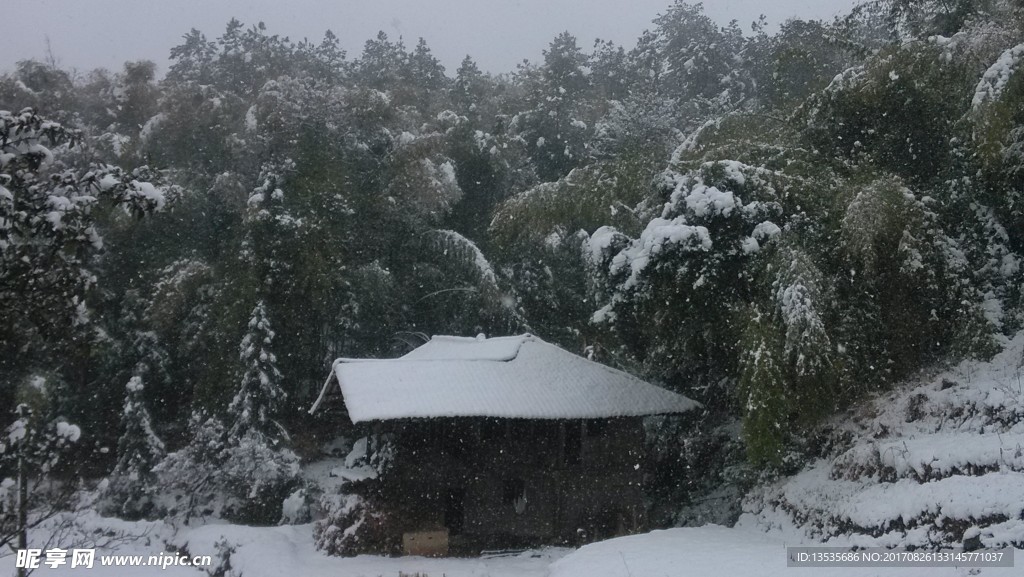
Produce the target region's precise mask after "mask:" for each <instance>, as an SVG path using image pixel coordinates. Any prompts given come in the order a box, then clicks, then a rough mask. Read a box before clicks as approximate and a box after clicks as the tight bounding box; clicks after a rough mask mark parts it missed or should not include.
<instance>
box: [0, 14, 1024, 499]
mask: <svg viewBox="0 0 1024 577" xmlns="http://www.w3.org/2000/svg"><path fill="white" fill-rule="evenodd" d="M1022 16H1024V14H1022V12H1021V7H1020V5H1019V3H1017V2H1013V1H1011V0H962V1H958V2H953V3H950V2H937V1H933V0H878V1H875V2H868V3H865V4H862V5H860V6H859V7H857V8H856V9H855V10H854V11H853V12H852V13H851V14H849V15H847V16H844V17H842V18H838V19H836V20H835V21H833V22H819V21H803V20H789V21H787V22H785V23H783V24H782V25H781V26H780V27H779V29H778V31H777V32H775V33H771V34H770V33H768V32H767V31H766V28H765V25H764V23H763V22H760V23H754V26H753V30H752V32H750V33H746V32H744V31H743V30H742V29H741V28H740V27H739V26H738V25H737V24H735V23H733V24H730V25H728V26H724V27H723V26H720V25H718V24H716V23H715V22H714V21H712V20H711V19H710V18H709V17H708V16H706V15H705V14H704V12H703V9H702V8H701V6H700V5H689V4H685V3H682V2H676V3H675V4H672V5H671V6H669V7H668V8H667V9H666V10H665V11H664V13H663V14H661V15H659V16H657V18H656V19H654V20H653V22H652V25H651V28H650V29H649V30H648V31H647V32H645V33H644V34H643V35H642V36H641V37H640V38H639V39H638V40H637V42H636V44H635V45H634V46H617V45H615V44H613V43H610V42H605V41H600V40H598V41H596V42H595V43H594V44H593V45H587V44H583V43H581V42H580V40H579V39H577V38H576V37H575V36H573V35H572V34H570V33H569V32H565V33H562V34H560V35H558V36H557V37H556V38H554V39H553V40H552V41H551V43H550V45H549V46H548V48H547V49H546V50H545V52H544V55H543V60H542V61H539V62H533V63H524V64H522V65H521V66H520V67H519V68H517V69H516V70H514V71H511V72H508V73H505V74H497V75H495V74H489V73H484V72H482V71H481V70H480V69H479V67H478V66H477V65H476V64H475V62H474V61H473V59H472V58H471V57H470V56H467V57H466V59H465V60H464V61H463V62H462V64H461V65H460V66H459V67H458V69H457V70H454V71H452V70H446V69H445V68H444V67H443V66H442V65H441V63H440V62H439V61H438V59H437V58H436V57H435V56H434V55H433V54H432V53H431V50H430V48H429V46H428V45H427V43H426V41H424V40H422V39H420V40H418V41H417V42H416V43H415V44H414V45H407V44H406V43H405V41H404V40H403V39H401V38H398V39H396V38H390V37H388V36H387V35H385V34H384V33H380V34H379V35H378V36H377V37H376V38H373V39H370V40H368V41H367V42H366V44H365V48H364V49H363V51H362V53H360V54H358V55H349V54H346V53H345V52H344V51H342V50H341V49H340V48H339V42H338V38H337V37H336V36H334V35H333V34H332V33H331V32H327V33H326V34H325V35H324V37H323V39H322V40H320V41H319V42H309V41H306V40H303V41H299V42H296V41H293V40H290V39H289V38H284V37H281V36H278V35H275V34H273V32H272V29H271V27H268V26H266V25H264V24H263V23H257V24H255V25H246V24H243V23H242V22H239V21H237V20H232V21H231V22H229V23H228V24H227V26H226V28H225V30H224V32H223V33H222V34H221V35H220V36H218V37H217V38H213V39H210V38H207V37H206V36H205V35H203V34H202V33H200V32H198V31H196V30H192V31H190V32H188V33H187V34H185V35H184V36H183V40H182V42H181V44H180V45H178V46H175V47H173V48H172V49H171V51H170V55H171V62H172V63H171V65H170V67H169V69H168V70H167V73H166V75H165V76H164V77H162V78H159V77H157V74H156V66H155V65H154V63H152V62H147V61H140V62H127V63H125V65H124V67H123V69H121V70H119V71H114V72H112V71H107V70H94V71H91V72H88V73H84V74H82V73H77V72H73V71H67V70H62V69H60V68H59V67H56V66H55V65H53V64H51V63H47V62H38V61H24V62H20V63H19V64H18V66H17V68H16V70H13V71H8V72H6V73H5V74H3V75H2V76H0V110H2V111H4V112H0V399H2V404H0V406H3V407H4V408H5V410H7V409H13V408H14V407H15V406H16V405H17V404H19V403H30V404H31V405H32V406H33V407H34V410H35V411H36V414H40V415H45V416H46V419H48V420H54V419H58V420H67V421H69V422H73V423H76V424H77V425H79V426H80V427H81V435H82V439H81V440H80V441H79V444H80V445H81V446H83V447H88V449H89V451H94V452H95V455H96V456H97V458H96V459H92V460H90V464H91V465H90V466H92V467H94V468H96V471H95V472H96V473H103V474H105V473H106V472H108V471H109V470H110V469H112V468H114V467H115V466H117V467H122V466H127V465H121V464H117V463H118V456H117V452H118V451H117V450H115V448H116V447H118V438H119V437H120V436H121V430H120V429H119V428H118V427H116V426H113V425H112V423H118V422H120V419H121V418H122V412H123V410H127V409H125V403H126V402H130V403H134V404H133V405H132V407H133V410H135V409H136V407H137V406H140V405H143V404H144V405H147V406H149V407H150V410H151V413H152V429H148V428H147V427H149V424H148V423H149V420H148V419H149V418H150V417H149V415H148V414H147V415H145V419H146V425H145V427H143V428H142V429H140V430H142V431H144V432H145V431H148V432H146V433H145V435H149V434H152V433H153V431H156V433H158V434H159V437H161V438H163V439H164V440H165V441H166V442H167V444H168V446H169V447H171V448H177V447H179V446H182V445H183V444H184V443H186V442H188V441H189V440H190V439H192V438H193V437H195V436H196V435H199V434H213V433H210V431H213V430H214V429H212V428H210V427H214V425H213V424H210V425H209V427H207V428H205V429H204V427H206V425H204V423H213V421H209V420H206V419H207V418H211V419H212V418H214V417H216V418H217V419H221V420H222V422H223V425H222V426H223V427H224V430H225V431H226V430H244V431H245V434H246V435H248V437H247V438H250V439H256V440H255V441H253V443H255V445H252V446H257V445H258V446H263V445H260V443H263V444H268V443H269V445H268V446H275V447H276V446H277V445H276V443H278V441H279V440H280V439H285V438H287V434H286V433H284V431H285V430H287V431H289V432H291V433H292V435H293V436H294V435H295V434H296V433H298V434H299V436H301V429H302V428H303V427H304V426H305V423H306V422H307V421H308V417H306V416H305V415H304V413H303V411H304V410H305V409H307V408H308V407H309V405H310V403H311V401H312V395H313V394H314V391H316V390H318V388H319V386H320V385H321V383H322V380H323V377H324V375H325V374H326V372H327V369H328V367H329V366H330V363H331V361H332V360H333V359H334V358H337V357H343V356H344V357H381V356H394V355H398V354H401V353H404V352H406V351H407V350H408V349H409V347H410V346H413V345H414V344H415V343H416V342H417V339H418V338H419V337H420V336H421V335H432V334H457V335H475V334H477V333H486V334H487V335H493V336H497V335H504V334H516V333H522V332H532V333H536V334H538V335H540V336H541V337H543V338H544V339H546V340H549V341H551V342H556V343H558V344H560V345H562V346H564V347H565V348H567V349H569V350H572V351H574V352H578V353H581V354H587V355H589V356H591V357H593V358H596V359H598V360H601V361H602V362H605V363H608V364H610V365H613V366H618V367H621V368H625V369H627V370H629V371H630V372H633V373H634V374H637V375H639V376H642V377H644V378H646V379H648V380H650V381H652V382H655V383H658V384H660V385H663V386H665V387H668V388H670V389H673V390H676V391H678V392H681V393H684V394H685V395H687V396H689V397H691V398H693V399H696V400H698V401H700V402H701V403H703V404H704V406H705V414H704V415H703V416H701V417H700V418H699V419H698V420H699V421H700V423H699V424H698V425H696V426H692V424H691V428H690V429H687V430H686V431H685V432H682V433H678V432H669V433H666V434H668V435H669V437H670V438H672V439H674V441H675V442H677V443H679V442H681V441H680V439H681V438H682V437H680V436H679V435H683V436H686V437H688V436H694V435H709V434H711V433H710V432H709V431H713V430H714V428H715V427H717V426H720V425H723V424H725V423H731V422H737V421H739V422H741V423H742V430H743V435H742V439H743V446H742V447H741V450H742V451H743V453H744V454H745V455H746V458H747V459H748V460H749V461H750V463H752V464H753V465H756V466H769V467H778V466H784V465H785V464H786V463H787V462H790V460H791V459H792V458H793V457H792V455H794V454H799V453H800V452H802V451H808V450H812V448H810V447H809V446H808V441H807V439H808V433H809V432H810V431H813V430H814V428H815V427H817V426H818V425H819V424H820V423H821V422H822V419H823V418H824V417H827V416H828V415H831V414H833V413H835V412H836V411H838V410H840V409H842V408H844V407H846V406H848V405H849V404H850V403H852V402H855V401H857V400H859V399H861V398H863V397H864V396H865V395H867V394H869V393H871V392H872V391H873V390H877V389H878V388H879V387H884V386H886V384H888V383H892V382H894V381H895V380H896V379H899V378H901V377H904V376H906V375H909V374H912V373H914V372H915V371H918V370H920V369H921V368H922V367H925V366H928V365H931V364H934V363H939V362H945V361H949V360H957V359H961V358H964V357H968V356H980V357H984V356H986V355H989V354H991V353H992V352H993V351H994V350H995V337H996V336H997V335H999V334H1009V333H1011V332H1014V331H1016V330H1019V329H1020V328H1021V326H1022V324H1024V323H1022V314H1024V308H1022V305H1024V303H1022V301H1021V296H1022V295H1021V291H1020V286H1021V270H1020V255H1021V251H1022V249H1024V244H1022V243H1024V237H1022V236H1021V235H1022V231H1024V203H1022V199H1021V194H1022V186H1024V73H1022V72H1021V71H1020V68H1021V67H1022V65H1021V61H1022V59H1024V44H1022V42H1024V21H1022ZM256 345H259V346H262V347H263V349H260V350H261V351H262V352H259V353H258V354H257V352H254V349H253V346H256ZM268 375H269V377H267V376H268ZM261 376H262V377H267V378H265V379H263V381H262V382H261ZM143 382H144V383H145V386H144V387H143V386H142V385H141V383H143ZM126 383H136V384H135V385H132V386H131V387H129V389H128V393H129V396H128V397H129V400H128V401H126V396H125V395H126V389H125V384H126ZM247 403H248V404H247ZM244 407H250V408H251V410H250V409H249V408H244ZM140 418H141V417H140ZM217 426H221V425H217ZM204 431H205V432H204ZM222 432H223V431H222ZM140 434H142V433H140ZM218 434H221V433H218ZM281 442H284V441H281ZM157 443H159V447H157ZM149 447H150V449H148V450H147V451H148V452H146V453H145V454H147V455H151V456H152V455H160V456H162V455H163V444H162V442H161V441H160V440H159V439H155V438H154V440H153V442H152V443H151V444H150V445H149ZM249 448H251V446H250V447H249ZM157 449H159V450H157ZM229 449H230V447H229ZM236 449H239V450H241V449H246V446H239V447H236ZM225 450H228V449H225ZM247 450H248V449H247ZM275 450H277V449H275ZM674 450H676V451H677V452H679V451H682V452H683V453H685V451H684V450H683V449H674ZM225 455H227V454H226V453H225ZM282 455H283V456H282V457H281V458H282V459H283V460H282V461H281V462H280V463H281V468H280V470H279V471H278V472H277V473H275V475H277V474H279V475H282V476H287V475H290V474H293V472H290V471H291V469H290V468H289V467H291V466H292V464H293V462H294V459H295V455H294V454H291V453H290V451H289V453H288V454H283V453H282ZM691 457H692V456H687V455H686V454H683V455H682V456H678V455H677V457H674V458H675V459H676V461H675V462H677V464H678V463H682V462H683V461H685V459H687V458H691ZM147 458H149V457H147ZM152 458H153V459H156V457H155V456H154V457H152ZM227 458H229V457H227V456H226V457H225V459H227ZM150 460H152V459H150ZM146 462H147V463H149V461H146ZM150 466H151V464H147V465H146V469H147V471H148V469H149V468H150ZM679 467H680V468H679V469H670V470H668V472H666V474H667V475H686V474H692V473H683V472H681V471H682V468H681V467H682V465H679ZM677 481H678V479H677Z"/></svg>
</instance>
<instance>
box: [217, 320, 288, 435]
mask: <svg viewBox="0 0 1024 577" xmlns="http://www.w3.org/2000/svg"><path fill="white" fill-rule="evenodd" d="M273 342H274V331H273V329H272V328H271V327H270V320H269V319H268V318H267V310H266V307H265V306H264V304H263V301H260V302H259V303H257V305H256V307H255V308H253V310H252V316H251V317H250V319H249V326H248V331H247V332H246V334H245V337H243V338H242V343H241V345H240V347H239V348H240V354H239V358H240V360H241V361H242V365H243V367H244V371H245V373H244V374H243V376H242V383H241V386H240V387H239V389H238V393H237V394H236V395H235V398H234V399H233V400H232V401H231V404H230V405H229V406H228V423H229V425H228V437H229V438H230V439H238V438H241V437H243V436H245V435H247V434H250V433H257V434H259V435H262V436H265V437H266V438H267V439H268V440H274V441H276V440H277V439H279V438H281V437H282V433H283V430H282V428H281V425H279V424H278V422H277V421H275V420H274V417H276V416H277V413H278V411H279V410H280V408H281V407H282V406H283V404H284V400H285V397H286V395H285V392H284V389H282V388H281V371H279V370H278V369H277V356H276V355H274V353H273V349H272V345H273Z"/></svg>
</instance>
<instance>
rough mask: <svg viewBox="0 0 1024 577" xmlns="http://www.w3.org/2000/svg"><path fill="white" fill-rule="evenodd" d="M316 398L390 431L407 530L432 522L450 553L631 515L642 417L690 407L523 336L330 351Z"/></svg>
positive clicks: (594, 534)
mask: <svg viewBox="0 0 1024 577" xmlns="http://www.w3.org/2000/svg"><path fill="white" fill-rule="evenodd" d="M335 383H337V386H335ZM339 393H340V395H339ZM339 397H340V398H339ZM332 398H333V399H334V401H331V399H332ZM337 401H341V402H340V403H339V402H337ZM321 405H325V406H327V405H333V406H334V407H335V408H338V409H339V410H340V411H341V412H343V413H344V414H347V418H348V419H349V420H351V422H352V423H353V424H357V425H359V424H362V423H365V424H367V425H366V426H367V427H368V430H369V431H372V432H374V433H378V434H389V435H391V437H390V438H392V439H393V444H394V447H395V455H396V456H395V459H394V464H393V468H392V471H391V472H389V476H391V477H392V478H394V477H396V476H397V477H398V479H399V482H400V483H402V484H403V486H402V490H401V491H400V492H399V494H400V495H402V496H404V498H406V499H407V500H408V503H406V504H405V506H404V509H405V510H406V511H414V513H412V514H411V515H410V520H409V521H408V522H407V523H406V524H405V526H404V527H402V528H401V530H402V531H403V532H404V533H406V537H407V538H408V536H409V535H410V534H413V535H415V534H416V532H418V531H431V530H433V531H434V533H433V534H435V535H437V534H438V532H440V533H441V535H442V539H443V540H444V541H445V546H444V547H445V549H447V543H448V542H450V543H451V546H452V547H453V548H454V549H456V550H462V551H470V550H473V549H476V550H480V549H485V548H492V547H495V546H497V545H498V544H500V545H501V546H502V547H508V546H526V545H533V544H541V543H566V542H578V541H581V540H591V539H597V538H604V537H609V536H612V535H615V534H620V533H623V532H625V531H628V530H632V529H637V528H639V527H641V526H642V525H643V514H642V513H643V508H644V507H643V486H642V479H643V466H642V462H641V460H642V450H643V440H644V430H643V425H642V418H643V417H645V416H649V415H661V414H670V413H683V412H686V411H689V410H691V409H693V408H695V407H697V406H698V404H697V403H696V402H694V401H692V400H690V399H688V398H686V397H683V396H681V395H678V394H676V393H672V392H670V391H667V390H664V389H661V388H659V387H656V386H654V385H651V384H648V383H646V382H644V381H642V380H640V379H637V378H636V377H633V376H632V375H629V374H628V373H625V372H623V371H620V370H617V369H613V368H610V367H607V366H605V365H602V364H600V363H597V362H594V361H591V360H588V359H585V358H583V357H580V356H578V355H575V354H572V353H570V352H568V351H566V350H564V349H561V348H559V347H557V346H555V345H552V344H550V343H547V342H544V341H543V340H541V339H539V338H537V337H536V336H532V335H521V336H511V337H497V338H489V339H488V338H483V337H482V336H480V337H477V338H467V337H452V336H435V337H433V338H432V339H431V340H430V341H429V342H427V343H425V344H424V345H422V346H420V347H419V348H417V349H415V350H413V351H411V352H410V353H408V354H406V355H405V356H403V357H400V358H397V359H339V360H337V361H335V363H334V365H333V370H332V375H331V376H330V377H329V378H328V380H327V382H326V383H325V385H324V388H323V390H322V391H321V393H320V396H319V398H318V399H317V401H316V403H315V404H314V405H313V408H312V409H311V410H310V412H311V413H313V412H315V411H317V409H318V408H319V407H320V406H321ZM407 549H408V548H407Z"/></svg>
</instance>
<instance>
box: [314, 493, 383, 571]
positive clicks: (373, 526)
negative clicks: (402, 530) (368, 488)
mask: <svg viewBox="0 0 1024 577" xmlns="http://www.w3.org/2000/svg"><path fill="white" fill-rule="evenodd" d="M321 506H322V507H323V508H324V510H325V511H326V513H327V516H326V517H325V518H324V519H321V520H320V521H317V522H316V524H315V525H313V542H314V544H315V545H316V548H317V549H319V550H321V551H323V552H324V553H326V554H328V555H338V556H342V557H353V556H355V555H362V554H367V553H382V552H386V551H388V550H389V549H391V548H392V547H393V546H395V545H397V543H395V538H394V532H393V531H388V524H387V516H386V515H385V514H384V512H383V510H382V507H381V506H380V504H379V503H378V502H376V500H374V499H372V498H369V497H363V496H361V495H355V494H349V495H326V496H324V498H323V499H321Z"/></svg>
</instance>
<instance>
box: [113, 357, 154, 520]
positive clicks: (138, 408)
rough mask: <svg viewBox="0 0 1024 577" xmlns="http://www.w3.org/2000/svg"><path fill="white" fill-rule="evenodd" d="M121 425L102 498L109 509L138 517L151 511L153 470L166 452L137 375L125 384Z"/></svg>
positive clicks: (132, 517) (152, 505)
mask: <svg viewBox="0 0 1024 577" xmlns="http://www.w3.org/2000/svg"><path fill="white" fill-rule="evenodd" d="M121 427H122V429H123V432H122V433H121V438H120V439H119V440H118V443H117V466H115V467H114V470H113V472H112V473H111V474H110V478H109V484H108V486H107V491H106V492H105V494H104V500H105V501H107V504H106V508H107V510H108V511H110V512H112V513H114V514H117V515H120V516H123V517H124V518H126V519H137V518H140V517H145V516H147V515H149V514H151V513H152V512H153V507H154V503H153V500H152V499H153V488H154V484H155V481H156V475H155V473H154V472H153V469H154V468H155V467H156V465H157V464H158V463H159V462H160V461H161V460H163V459H164V458H165V457H166V455H167V453H166V451H165V449H164V443H163V441H161V440H160V438H159V437H157V436H156V433H155V432H153V426H152V423H151V421H150V417H149V411H148V410H147V409H146V402H145V398H144V395H143V384H142V379H141V378H139V377H132V378H131V380H129V381H128V385H127V386H126V387H125V400H124V413H123V414H122V416H121Z"/></svg>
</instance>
